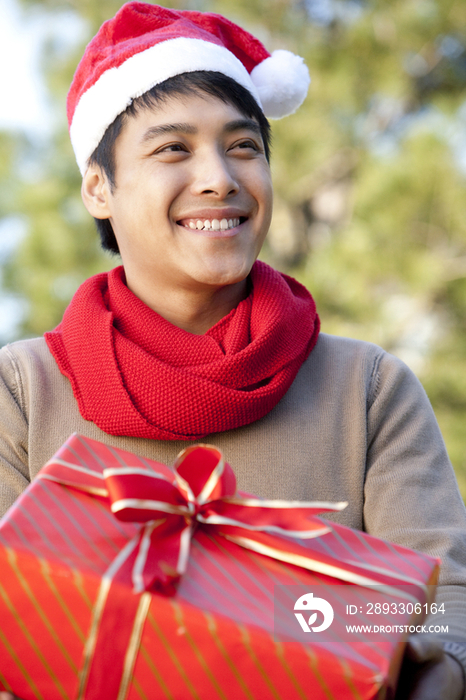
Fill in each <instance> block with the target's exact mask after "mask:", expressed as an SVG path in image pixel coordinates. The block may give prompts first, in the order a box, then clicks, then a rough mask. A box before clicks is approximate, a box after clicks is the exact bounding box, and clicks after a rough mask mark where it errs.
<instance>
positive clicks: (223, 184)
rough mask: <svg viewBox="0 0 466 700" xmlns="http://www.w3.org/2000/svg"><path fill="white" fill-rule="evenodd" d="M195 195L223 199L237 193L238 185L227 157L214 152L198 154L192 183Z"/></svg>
mask: <svg viewBox="0 0 466 700" xmlns="http://www.w3.org/2000/svg"><path fill="white" fill-rule="evenodd" d="M192 187H193V191H194V193H195V194H196V195H201V194H210V195H214V196H216V197H218V198H219V199H225V198H227V197H231V196H232V195H233V194H236V193H237V192H239V189H240V187H239V183H238V180H237V178H236V177H235V174H234V172H233V166H232V163H230V162H229V161H228V157H227V156H225V155H223V154H222V153H218V152H216V151H214V152H209V153H203V154H199V156H198V162H197V163H196V169H195V174H194V178H193V183H192Z"/></svg>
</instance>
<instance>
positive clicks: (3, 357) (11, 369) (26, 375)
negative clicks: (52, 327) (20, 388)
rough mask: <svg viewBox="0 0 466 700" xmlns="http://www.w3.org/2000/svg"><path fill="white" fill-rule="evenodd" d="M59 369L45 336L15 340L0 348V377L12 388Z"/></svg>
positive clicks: (54, 372)
mask: <svg viewBox="0 0 466 700" xmlns="http://www.w3.org/2000/svg"><path fill="white" fill-rule="evenodd" d="M57 372H58V374H59V370H58V367H57V364H56V362H55V360H54V358H53V356H52V354H51V353H50V350H49V348H48V346H47V343H46V342H45V338H43V337H41V338H28V339H26V340H17V341H15V342H14V343H9V344H8V345H5V346H4V347H2V348H0V377H1V378H2V379H3V381H4V382H5V383H6V384H7V386H9V387H10V388H12V386H13V385H18V384H22V385H24V384H28V383H29V382H30V381H31V380H33V381H34V378H36V379H37V378H39V377H44V375H50V374H56V373H57Z"/></svg>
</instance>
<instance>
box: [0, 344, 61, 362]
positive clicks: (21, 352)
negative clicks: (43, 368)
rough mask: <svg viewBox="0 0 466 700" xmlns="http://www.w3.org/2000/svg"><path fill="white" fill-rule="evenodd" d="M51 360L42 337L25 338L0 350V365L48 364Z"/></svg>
mask: <svg viewBox="0 0 466 700" xmlns="http://www.w3.org/2000/svg"><path fill="white" fill-rule="evenodd" d="M50 360H53V358H52V355H51V354H50V351H49V349H48V346H47V343H46V342H45V338H44V337H40V338H27V339H25V340H17V341H15V342H14V343H8V345H4V346H3V347H2V348H0V364H2V365H3V364H7V363H13V364H16V363H20V364H31V363H32V364H34V363H37V362H42V363H43V362H45V363H48V362H50Z"/></svg>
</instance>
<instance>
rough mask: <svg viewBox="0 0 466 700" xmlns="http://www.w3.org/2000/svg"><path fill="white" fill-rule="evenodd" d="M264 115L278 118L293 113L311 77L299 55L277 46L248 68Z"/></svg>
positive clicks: (298, 105) (304, 95) (300, 101)
mask: <svg viewBox="0 0 466 700" xmlns="http://www.w3.org/2000/svg"><path fill="white" fill-rule="evenodd" d="M251 79H252V82H253V83H254V85H255V86H256V88H257V92H258V93H259V97H260V102H261V104H262V109H263V110H264V114H265V115H266V116H267V117H270V118H271V119H281V118H282V117H286V116H288V115H289V114H293V112H296V110H297V109H298V107H300V105H301V104H302V103H303V101H304V98H305V97H306V95H307V91H308V88H309V84H310V82H311V79H310V77H309V71H308V69H307V66H306V64H305V63H304V59H302V58H301V56H296V54H294V53H291V51H285V50H284V49H278V50H277V51H274V52H273V53H272V55H271V56H270V57H269V58H266V59H265V60H264V61H262V62H261V63H259V64H258V65H257V66H256V67H255V68H253V70H252V71H251Z"/></svg>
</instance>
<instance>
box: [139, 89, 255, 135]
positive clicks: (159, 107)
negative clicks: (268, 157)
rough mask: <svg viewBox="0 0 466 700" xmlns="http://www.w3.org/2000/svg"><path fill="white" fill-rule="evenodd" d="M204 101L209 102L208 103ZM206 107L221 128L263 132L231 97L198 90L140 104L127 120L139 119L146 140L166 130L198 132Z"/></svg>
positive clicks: (231, 130)
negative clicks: (220, 96) (233, 102)
mask: <svg viewBox="0 0 466 700" xmlns="http://www.w3.org/2000/svg"><path fill="white" fill-rule="evenodd" d="M200 102H201V105H200ZM202 102H205V103H206V104H205V106H204V105H203V104H202ZM212 107H214V108H216V109H214V110H213V109H212ZM206 110H209V114H210V115H211V114H215V115H216V116H217V118H216V124H217V125H218V129H219V131H221V132H224V133H226V134H228V133H233V132H236V131H240V130H247V131H251V132H253V133H254V134H256V135H258V136H261V133H262V132H261V127H260V125H259V123H258V122H257V120H256V119H255V118H254V117H251V116H249V115H248V114H245V113H244V112H243V111H242V110H241V109H239V108H238V107H237V106H236V105H234V104H232V103H231V102H229V101H226V100H223V99H220V98H219V97H216V96H213V95H209V94H207V93H203V92H198V91H196V92H193V93H192V94H177V93H173V94H170V95H166V96H164V97H163V99H161V100H157V101H154V102H153V103H152V104H151V103H149V104H144V105H141V106H139V107H138V109H137V111H136V112H135V113H134V114H133V115H131V116H129V119H128V120H127V124H128V123H130V122H132V121H133V120H134V121H135V122H138V126H139V128H140V129H141V131H142V136H141V138H140V140H141V142H143V143H144V142H147V141H150V140H151V139H153V138H156V137H158V136H163V135H166V134H174V133H180V134H186V135H189V134H197V133H198V132H199V131H200V130H201V129H202V126H203V124H204V122H205V116H206Z"/></svg>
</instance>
